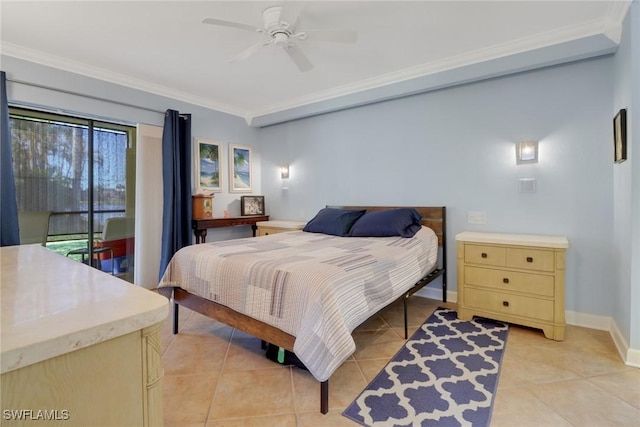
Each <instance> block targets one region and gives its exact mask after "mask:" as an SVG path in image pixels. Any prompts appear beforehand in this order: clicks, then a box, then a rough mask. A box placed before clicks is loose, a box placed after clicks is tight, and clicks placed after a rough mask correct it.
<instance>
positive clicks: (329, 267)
mask: <svg viewBox="0 0 640 427" xmlns="http://www.w3.org/2000/svg"><path fill="white" fill-rule="evenodd" d="M437 256H438V240H437V237H436V235H435V233H434V232H433V231H432V230H431V229H429V228H427V227H422V229H421V230H420V231H418V233H416V235H415V236H414V237H411V238H404V237H336V236H329V235H325V234H318V233H307V232H303V231H294V232H288V233H279V234H272V235H268V236H262V237H255V238H247V239H236V240H228V241H222V242H214V243H205V244H199V245H192V246H187V247H185V248H183V249H181V250H179V251H178V252H177V253H176V254H175V255H174V257H173V258H172V260H171V262H170V263H169V266H168V267H167V270H166V271H165V273H164V276H163V277H162V279H161V282H160V284H159V287H180V288H182V289H184V290H186V291H188V292H190V293H192V294H195V295H198V296H201V297H204V298H206V299H208V300H211V301H215V302H217V303H219V304H222V305H225V306H227V307H229V308H231V309H233V310H235V311H237V312H240V313H243V314H246V315H248V316H250V317H253V318H254V319H257V320H260V321H262V322H265V323H267V324H269V325H272V326H275V327H277V328H279V329H281V330H282V331H285V332H287V333H289V334H291V335H293V336H295V337H296V340H295V343H294V351H295V353H296V356H298V358H299V359H300V360H301V361H302V362H303V363H304V364H305V366H306V367H307V368H308V369H309V371H310V372H311V374H312V375H313V376H314V377H315V378H316V379H317V380H319V381H324V380H326V379H328V378H329V377H330V376H331V374H332V373H333V372H334V371H335V370H336V369H337V368H338V367H339V366H340V365H341V364H342V363H343V362H344V361H345V360H346V359H347V358H348V357H349V356H350V355H351V354H353V352H354V351H355V342H354V341H353V338H352V337H351V332H352V331H353V330H354V329H355V328H356V327H357V326H358V325H360V324H361V323H362V322H364V321H365V320H366V319H368V318H369V317H370V316H372V315H373V314H375V313H376V312H377V311H379V310H380V309H381V308H383V307H385V306H386V305H388V304H390V303H391V302H393V301H394V300H396V299H397V298H398V297H400V296H401V295H402V294H403V293H404V292H406V291H407V290H408V289H409V288H411V287H412V286H413V285H414V284H415V283H416V282H417V281H418V280H420V279H421V278H422V277H424V276H425V275H426V274H427V273H429V272H430V271H431V270H433V269H434V268H435V267H436V262H437Z"/></svg>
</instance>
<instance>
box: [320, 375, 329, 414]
mask: <svg viewBox="0 0 640 427" xmlns="http://www.w3.org/2000/svg"><path fill="white" fill-rule="evenodd" d="M320 412H322V413H323V414H326V413H327V412H329V380H325V381H322V382H321V383H320Z"/></svg>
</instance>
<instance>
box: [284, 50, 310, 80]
mask: <svg viewBox="0 0 640 427" xmlns="http://www.w3.org/2000/svg"><path fill="white" fill-rule="evenodd" d="M284 51H285V52H287V55H289V58H291V60H292V61H293V62H294V63H295V64H296V66H297V67H298V70H300V71H301V72H303V73H304V72H305V71H309V70H311V69H312V68H313V64H312V63H311V61H309V58H307V55H305V54H304V53H303V52H302V51H301V50H300V49H299V48H298V47H297V46H296V45H294V44H291V43H290V44H289V45H288V46H286V47H285V48H284Z"/></svg>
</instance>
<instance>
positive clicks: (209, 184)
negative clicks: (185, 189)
mask: <svg viewBox="0 0 640 427" xmlns="http://www.w3.org/2000/svg"><path fill="white" fill-rule="evenodd" d="M193 157H194V168H193V170H194V174H195V178H196V179H195V184H196V192H197V193H199V192H202V191H214V192H217V191H222V177H223V175H222V164H223V162H222V161H221V159H222V151H221V146H220V143H219V142H217V141H214V140H212V139H205V138H194V150H193Z"/></svg>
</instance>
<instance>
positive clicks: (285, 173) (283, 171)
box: [280, 165, 289, 179]
mask: <svg viewBox="0 0 640 427" xmlns="http://www.w3.org/2000/svg"><path fill="white" fill-rule="evenodd" d="M280 178H281V179H289V165H284V166H280Z"/></svg>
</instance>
